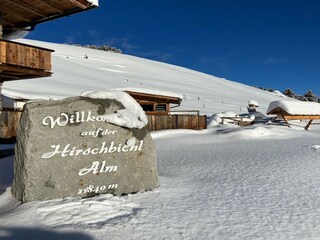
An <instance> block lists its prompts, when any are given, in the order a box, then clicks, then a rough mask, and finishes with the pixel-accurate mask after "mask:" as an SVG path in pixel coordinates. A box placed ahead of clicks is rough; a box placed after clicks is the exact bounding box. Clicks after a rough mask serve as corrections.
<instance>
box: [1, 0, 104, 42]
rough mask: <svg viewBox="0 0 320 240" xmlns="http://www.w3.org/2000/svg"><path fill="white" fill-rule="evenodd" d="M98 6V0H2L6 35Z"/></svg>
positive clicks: (2, 14) (3, 23)
mask: <svg viewBox="0 0 320 240" xmlns="http://www.w3.org/2000/svg"><path fill="white" fill-rule="evenodd" d="M97 6H98V0H24V1H20V0H1V1H0V15H1V16H2V25H3V29H4V35H5V36H6V34H10V33H11V32H14V31H16V30H23V29H25V28H30V29H31V30H32V29H33V28H34V26H35V25H37V24H39V23H43V22H47V21H51V20H54V19H57V18H61V17H65V16H69V15H71V14H75V13H79V12H82V11H86V10H89V9H92V8H95V7H97Z"/></svg>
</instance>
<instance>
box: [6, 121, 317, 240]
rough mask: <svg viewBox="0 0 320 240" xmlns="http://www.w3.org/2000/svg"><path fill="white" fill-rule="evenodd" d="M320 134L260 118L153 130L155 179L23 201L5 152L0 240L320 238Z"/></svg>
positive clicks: (9, 159) (9, 158) (10, 160)
mask: <svg viewBox="0 0 320 240" xmlns="http://www.w3.org/2000/svg"><path fill="white" fill-rule="evenodd" d="M319 134H320V131H319V130H313V131H304V130H300V129H298V128H297V129H289V128H287V127H283V126H264V125H261V126H259V125H257V126H252V127H245V128H240V127H218V128H214V129H211V130H205V131H201V132H195V131H187V130H179V131H178V130H177V131H161V132H155V133H153V134H152V135H153V138H154V139H155V142H156V146H157V154H158V170H159V175H160V183H161V186H160V187H159V188H157V189H154V190H153V191H149V192H144V193H137V194H133V195H128V196H123V197H114V196H111V195H101V196H98V197H94V198H89V199H71V198H70V199H68V198H67V199H57V200H51V201H46V202H31V203H25V204H20V203H19V202H17V201H16V200H15V199H14V198H13V197H12V196H11V193H10V184H11V180H12V157H7V158H5V159H1V160H0V169H1V176H0V186H1V187H0V192H1V195H0V219H1V222H0V239H320V188H319V186H320V174H319V173H320V161H319V160H320V139H319ZM6 187H8V188H7V189H5V188H6Z"/></svg>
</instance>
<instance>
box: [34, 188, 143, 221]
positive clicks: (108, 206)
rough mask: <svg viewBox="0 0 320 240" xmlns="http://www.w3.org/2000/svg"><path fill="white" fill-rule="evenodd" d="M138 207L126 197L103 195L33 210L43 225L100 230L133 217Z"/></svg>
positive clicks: (59, 201)
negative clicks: (104, 226) (96, 228)
mask: <svg viewBox="0 0 320 240" xmlns="http://www.w3.org/2000/svg"><path fill="white" fill-rule="evenodd" d="M137 209H139V205H137V204H133V203H130V202H129V201H127V198H124V197H121V198H120V197H114V196H113V195H111V194H104V195H100V196H97V197H94V198H86V199H72V198H66V199H57V200H51V201H46V202H40V203H39V204H38V205H37V207H36V215H37V217H38V219H39V221H40V222H41V223H42V224H43V225H46V226H50V227H58V226H71V225H72V226H78V227H100V226H102V225H105V224H108V223H110V222H116V221H117V220H123V219H124V218H128V217H130V216H132V215H134V214H135V212H136V211H137Z"/></svg>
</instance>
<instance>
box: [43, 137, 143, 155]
mask: <svg viewBox="0 0 320 240" xmlns="http://www.w3.org/2000/svg"><path fill="white" fill-rule="evenodd" d="M142 146H143V140H141V141H139V143H138V144H137V145H133V146H131V147H130V146H128V145H123V144H121V143H119V144H118V145H116V144H115V143H114V141H112V142H110V144H108V143H107V142H102V144H101V146H100V147H96V148H91V147H89V148H86V149H77V148H76V147H71V146H70V144H67V145H66V146H65V147H61V145H60V144H57V145H51V148H52V149H54V151H51V152H47V153H43V154H42V155H41V158H43V159H47V158H51V157H53V156H55V155H60V156H61V157H67V156H70V157H73V156H78V155H97V154H106V153H114V152H118V153H120V152H137V151H142Z"/></svg>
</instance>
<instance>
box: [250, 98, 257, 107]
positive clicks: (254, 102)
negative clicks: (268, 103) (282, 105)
mask: <svg viewBox="0 0 320 240" xmlns="http://www.w3.org/2000/svg"><path fill="white" fill-rule="evenodd" d="M248 105H254V106H257V107H259V103H258V102H257V101H256V100H249V101H248Z"/></svg>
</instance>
